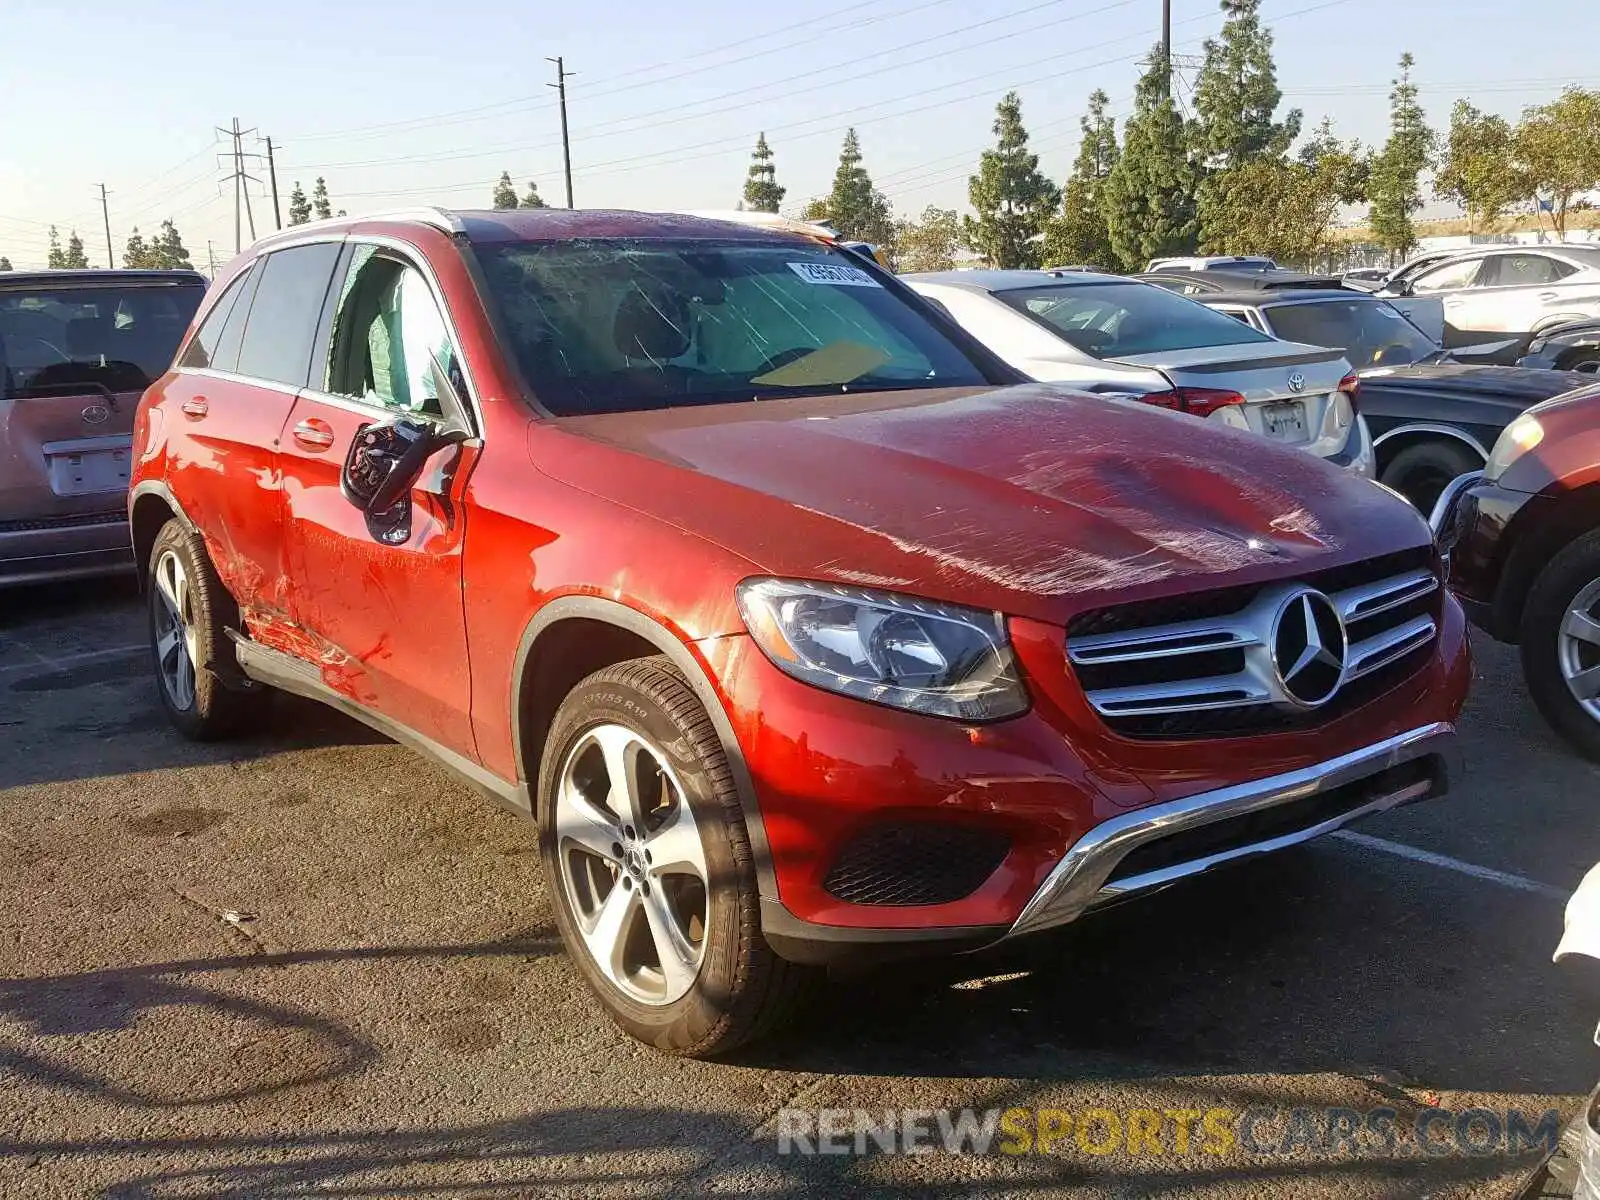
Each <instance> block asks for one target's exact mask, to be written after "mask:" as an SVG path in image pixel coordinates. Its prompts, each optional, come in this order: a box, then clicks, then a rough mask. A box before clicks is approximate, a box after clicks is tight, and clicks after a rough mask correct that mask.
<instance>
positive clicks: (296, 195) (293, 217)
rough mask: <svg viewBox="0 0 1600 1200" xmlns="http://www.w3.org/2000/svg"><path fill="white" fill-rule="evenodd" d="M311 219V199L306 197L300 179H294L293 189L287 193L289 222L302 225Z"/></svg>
mask: <svg viewBox="0 0 1600 1200" xmlns="http://www.w3.org/2000/svg"><path fill="white" fill-rule="evenodd" d="M309 220H311V201H309V200H307V199H306V194H305V191H304V190H303V189H302V188H301V187H300V181H299V180H298V179H297V180H295V181H294V191H292V192H290V193H289V224H291V225H304V224H305V223H306V222H307V221H309Z"/></svg>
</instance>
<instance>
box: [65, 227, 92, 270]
mask: <svg viewBox="0 0 1600 1200" xmlns="http://www.w3.org/2000/svg"><path fill="white" fill-rule="evenodd" d="M61 265H62V266H63V267H67V268H69V269H71V270H78V271H81V270H83V269H84V268H86V267H87V266H88V265H89V256H88V255H87V254H85V253H84V252H83V239H82V238H81V237H79V236H78V231H77V230H76V229H74V230H73V231H72V233H71V234H70V235H69V236H68V237H67V252H66V253H65V254H64V255H62V256H61Z"/></svg>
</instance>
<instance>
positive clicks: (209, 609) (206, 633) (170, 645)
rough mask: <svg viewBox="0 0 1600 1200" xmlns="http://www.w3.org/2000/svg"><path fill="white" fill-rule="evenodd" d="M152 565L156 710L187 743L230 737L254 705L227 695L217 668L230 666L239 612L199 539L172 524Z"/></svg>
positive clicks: (244, 696)
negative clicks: (232, 636) (162, 712)
mask: <svg viewBox="0 0 1600 1200" xmlns="http://www.w3.org/2000/svg"><path fill="white" fill-rule="evenodd" d="M149 565H150V574H149V580H150V582H149V586H148V587H147V588H146V589H145V590H146V597H145V600H146V606H147V609H148V613H149V621H150V652H151V657H152V659H153V660H154V663H155V675H156V694H157V695H158V696H159V697H160V699H161V707H162V708H164V709H165V710H166V713H167V716H168V718H169V719H170V720H171V721H172V724H173V725H174V726H176V727H177V729H178V732H179V733H181V734H183V736H184V737H186V738H189V739H191V740H192V741H197V742H209V741H217V740H220V739H222V738H225V737H228V736H229V735H231V734H233V733H234V732H236V731H237V730H238V729H239V728H240V726H241V724H242V723H243V721H244V719H245V717H246V716H247V715H248V713H249V711H250V709H251V708H252V707H253V702H254V700H255V697H254V696H252V695H250V694H249V693H248V692H245V691H243V690H241V689H239V688H237V687H229V686H228V684H227V682H225V681H224V679H223V678H222V676H221V675H220V674H219V673H218V668H219V667H220V666H221V665H222V664H228V663H232V662H234V661H235V660H234V652H233V646H232V645H231V643H230V642H229V641H228V636H227V632H226V631H227V629H228V628H229V627H230V626H232V627H235V628H237V627H238V623H239V610H238V608H237V607H236V606H235V604H234V602H233V597H232V596H230V595H228V591H227V589H226V588H225V587H223V586H222V581H221V580H220V579H218V578H217V572H216V570H215V568H213V567H212V565H211V559H210V556H208V555H207V554H206V548H205V543H204V542H203V541H201V539H200V535H199V534H197V533H194V532H193V531H192V530H190V529H188V528H186V527H185V526H184V525H183V524H182V522H180V521H178V520H177V519H176V518H174V519H173V520H170V521H168V522H167V523H166V524H165V525H164V526H162V528H161V532H160V533H158V534H156V540H155V543H154V545H152V546H151V547H150V564H149ZM175 569H176V570H175ZM174 592H176V596H175V597H174V595H173V593H174Z"/></svg>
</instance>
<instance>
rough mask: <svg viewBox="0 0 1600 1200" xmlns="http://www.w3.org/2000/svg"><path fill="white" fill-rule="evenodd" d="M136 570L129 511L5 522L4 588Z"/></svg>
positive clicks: (0, 537)
mask: <svg viewBox="0 0 1600 1200" xmlns="http://www.w3.org/2000/svg"><path fill="white" fill-rule="evenodd" d="M132 566H133V544H132V541H131V538H130V536H129V533H128V514H127V511H126V510H125V509H121V508H118V509H116V510H113V511H107V512H103V513H87V514H83V515H79V516H71V517H48V518H38V519H17V520H0V587H12V586H22V585H24V584H34V583H48V582H53V581H56V580H63V579H83V578H88V577H91V576H96V575H109V574H117V573H120V572H122V571H126V570H128V569H129V568H131V567H132Z"/></svg>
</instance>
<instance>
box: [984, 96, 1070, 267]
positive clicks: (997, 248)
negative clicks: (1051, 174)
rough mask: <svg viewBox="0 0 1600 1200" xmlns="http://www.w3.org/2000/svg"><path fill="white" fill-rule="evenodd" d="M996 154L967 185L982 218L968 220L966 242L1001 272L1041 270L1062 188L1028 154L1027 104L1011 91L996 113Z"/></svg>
mask: <svg viewBox="0 0 1600 1200" xmlns="http://www.w3.org/2000/svg"><path fill="white" fill-rule="evenodd" d="M993 128H994V134H995V139H996V144H995V148H994V149H993V150H985V151H984V152H983V157H982V158H980V159H979V160H978V173H977V174H976V175H974V176H972V177H971V178H970V179H968V180H967V199H968V200H969V201H970V202H971V204H972V207H973V208H974V209H975V210H976V211H977V214H978V215H977V218H976V219H974V218H972V217H968V218H967V219H966V221H965V223H964V224H965V229H966V235H967V241H968V242H970V243H971V244H972V246H973V248H974V249H975V250H977V251H978V253H980V254H982V255H983V256H984V257H985V258H986V259H988V260H989V261H990V262H991V263H993V264H994V265H995V266H997V267H1000V268H1001V269H1002V270H1013V269H1015V268H1017V267H1037V266H1038V265H1039V254H1040V252H1041V249H1042V247H1041V246H1040V241H1041V236H1040V235H1042V234H1043V233H1044V230H1045V226H1046V225H1047V224H1049V222H1050V219H1051V218H1052V217H1053V216H1054V215H1055V210H1056V205H1058V204H1060V203H1061V189H1060V188H1058V187H1056V185H1055V184H1053V183H1051V182H1050V180H1049V179H1047V178H1046V177H1045V176H1044V175H1043V174H1042V173H1041V172H1040V170H1039V156H1038V155H1037V154H1033V153H1030V152H1029V150H1028V131H1027V130H1026V129H1024V128H1023V125H1022V100H1021V98H1020V97H1018V95H1017V94H1016V93H1015V92H1007V93H1006V94H1005V96H1003V97H1002V98H1001V100H1000V103H999V105H998V106H996V108H995V116H994V127H993Z"/></svg>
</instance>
